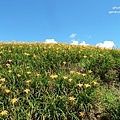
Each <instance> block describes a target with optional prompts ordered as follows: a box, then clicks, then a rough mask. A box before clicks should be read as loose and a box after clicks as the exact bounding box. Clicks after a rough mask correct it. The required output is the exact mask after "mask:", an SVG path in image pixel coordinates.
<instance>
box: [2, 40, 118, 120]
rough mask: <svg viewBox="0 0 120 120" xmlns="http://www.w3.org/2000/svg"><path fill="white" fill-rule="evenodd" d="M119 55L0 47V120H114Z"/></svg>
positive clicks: (62, 47) (88, 49) (71, 48)
mask: <svg viewBox="0 0 120 120" xmlns="http://www.w3.org/2000/svg"><path fill="white" fill-rule="evenodd" d="M119 89H120V50H118V49H104V48H98V47H93V46H79V45H77V46H76V45H68V44H44V43H14V42H13V43H0V120H4V119H5V120H86V119H88V120H92V119H94V120H102V119H105V120H119V119H120V112H119V111H120V90H119Z"/></svg>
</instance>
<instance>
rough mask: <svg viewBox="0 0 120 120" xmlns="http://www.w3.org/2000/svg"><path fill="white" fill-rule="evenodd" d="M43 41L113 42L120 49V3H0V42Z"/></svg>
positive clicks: (68, 0)
mask: <svg viewBox="0 0 120 120" xmlns="http://www.w3.org/2000/svg"><path fill="white" fill-rule="evenodd" d="M115 11H117V12H116V13H115ZM71 35H73V36H72V37H70V36H71ZM46 39H47V40H48V39H54V40H55V41H57V42H60V43H63V42H66V43H71V42H72V41H77V42H79V43H81V42H82V41H85V43H86V44H90V45H96V44H98V43H101V44H102V43H104V41H113V42H114V43H115V44H116V45H117V46H120V1H119V0H1V1H0V41H2V40H4V41H12V40H16V41H26V42H33V41H39V42H43V41H46Z"/></svg>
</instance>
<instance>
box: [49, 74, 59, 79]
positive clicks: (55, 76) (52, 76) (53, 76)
mask: <svg viewBox="0 0 120 120" xmlns="http://www.w3.org/2000/svg"><path fill="white" fill-rule="evenodd" d="M57 77H58V75H51V76H50V78H52V79H54V78H57Z"/></svg>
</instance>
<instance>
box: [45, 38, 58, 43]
mask: <svg viewBox="0 0 120 120" xmlns="http://www.w3.org/2000/svg"><path fill="white" fill-rule="evenodd" d="M45 43H57V42H56V41H55V40H54V39H46V40H45Z"/></svg>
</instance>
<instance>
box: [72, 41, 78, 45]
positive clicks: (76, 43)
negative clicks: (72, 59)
mask: <svg viewBox="0 0 120 120" xmlns="http://www.w3.org/2000/svg"><path fill="white" fill-rule="evenodd" d="M71 44H72V45H78V44H79V43H78V41H77V40H72V43H71Z"/></svg>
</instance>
